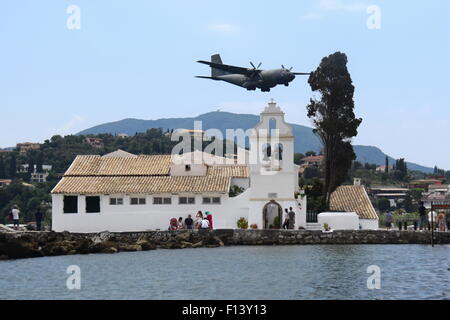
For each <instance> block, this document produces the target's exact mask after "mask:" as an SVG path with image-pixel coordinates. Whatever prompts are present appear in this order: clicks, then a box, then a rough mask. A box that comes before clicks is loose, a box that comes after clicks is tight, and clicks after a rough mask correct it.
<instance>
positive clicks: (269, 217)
mask: <svg viewBox="0 0 450 320" xmlns="http://www.w3.org/2000/svg"><path fill="white" fill-rule="evenodd" d="M282 218H283V208H282V207H281V206H280V205H279V204H278V203H277V202H275V201H274V200H271V201H270V202H269V203H267V204H266V205H265V206H264V208H263V221H264V229H281V224H282V223H283V222H282Z"/></svg>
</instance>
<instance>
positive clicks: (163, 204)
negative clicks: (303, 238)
mask: <svg viewBox="0 0 450 320" xmlns="http://www.w3.org/2000/svg"><path fill="white" fill-rule="evenodd" d="M254 129H255V130H252V134H251V135H250V137H249V142H250V151H249V152H244V153H245V154H246V159H245V162H240V161H236V160H235V159H231V160H230V159H225V158H221V157H218V156H215V155H211V154H207V153H203V152H193V153H187V154H185V155H184V156H183V157H182V159H181V160H180V159H178V158H176V159H175V157H174V156H172V155H133V154H130V153H127V152H124V151H121V150H118V151H116V152H113V153H110V154H106V155H104V156H98V155H92V156H89V155H80V156H77V157H76V158H75V160H74V162H73V163H72V164H71V166H70V167H69V169H68V170H67V171H66V173H65V174H64V176H63V178H62V179H61V180H60V182H59V183H58V184H57V185H56V187H55V188H54V189H53V190H52V229H53V230H54V231H64V230H67V231H70V232H101V231H106V230H107V231H111V232H126V231H146V230H167V229H168V227H169V221H170V219H171V218H178V217H183V219H184V218H186V217H187V216H188V214H191V215H192V218H195V215H196V213H197V212H198V211H199V210H200V211H202V212H203V213H204V212H205V211H209V212H210V213H211V214H212V216H213V227H214V229H235V228H237V221H238V220H239V219H240V218H245V219H246V220H247V221H248V225H249V226H250V225H256V227H257V228H258V229H269V228H278V227H280V223H282V220H283V218H284V209H285V208H290V207H292V209H293V211H294V212H295V229H298V228H300V227H303V228H308V224H307V219H306V216H307V215H306V204H307V199H306V196H304V195H303V194H302V192H301V191H300V190H299V187H298V166H297V165H295V164H294V161H293V159H294V135H293V129H292V127H291V126H290V125H288V124H287V123H286V122H285V120H284V113H283V112H282V111H281V110H280V108H279V107H278V106H277V105H276V103H274V102H271V103H269V104H268V106H267V107H266V108H265V109H264V111H263V112H262V113H261V117H260V122H259V123H258V124H257V125H256V127H255V128H254ZM271 129H272V130H271ZM273 129H275V131H273ZM272 132H276V133H277V134H276V139H272ZM268 150H269V151H268ZM272 150H273V152H272ZM199 158H200V159H201V160H200V161H198V159H199ZM193 159H195V160H196V161H193ZM234 186H237V187H239V189H240V190H241V191H242V192H241V193H240V194H238V195H236V196H234V194H230V190H232V189H235V187H234ZM340 210H342V209H340ZM375 215H376V214H375ZM316 227H317V224H316Z"/></svg>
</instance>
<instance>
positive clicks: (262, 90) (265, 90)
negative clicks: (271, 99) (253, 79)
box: [261, 88, 270, 92]
mask: <svg viewBox="0 0 450 320" xmlns="http://www.w3.org/2000/svg"><path fill="white" fill-rule="evenodd" d="M261 92H270V89H269V88H261Z"/></svg>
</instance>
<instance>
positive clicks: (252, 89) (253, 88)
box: [247, 87, 256, 91]
mask: <svg viewBox="0 0 450 320" xmlns="http://www.w3.org/2000/svg"><path fill="white" fill-rule="evenodd" d="M247 90H248V91H255V90H256V87H251V88H247Z"/></svg>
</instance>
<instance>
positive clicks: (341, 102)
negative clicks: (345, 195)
mask: <svg viewBox="0 0 450 320" xmlns="http://www.w3.org/2000/svg"><path fill="white" fill-rule="evenodd" d="M347 62H348V60H347V56H346V55H345V54H343V53H341V52H336V53H334V54H332V55H330V56H328V57H325V58H323V59H322V62H321V63H320V65H319V67H318V68H317V69H316V71H314V72H313V73H312V74H311V75H310V77H309V80H308V82H309V84H310V86H311V89H312V90H313V91H316V92H319V93H320V99H319V100H317V99H311V101H310V104H309V105H308V107H307V109H308V117H309V118H311V119H312V120H313V123H314V127H315V128H314V132H315V133H316V134H317V135H318V136H319V138H320V140H321V142H322V145H323V151H324V156H325V163H324V176H325V183H324V193H325V195H326V203H329V199H330V195H331V193H332V192H333V191H334V190H335V189H336V188H337V187H338V186H339V184H340V183H341V179H342V178H343V177H345V176H346V175H347V172H348V169H349V168H350V166H351V161H353V160H355V158H356V157H355V154H354V152H353V147H352V145H351V143H350V142H351V139H352V138H353V137H355V136H356V135H357V134H358V131H357V130H358V127H359V125H360V124H361V122H362V119H358V118H356V117H355V113H354V107H355V104H354V101H353V94H354V91H355V87H354V86H353V84H352V79H351V76H350V73H349V72H348V69H347ZM343 152H344V154H343Z"/></svg>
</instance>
